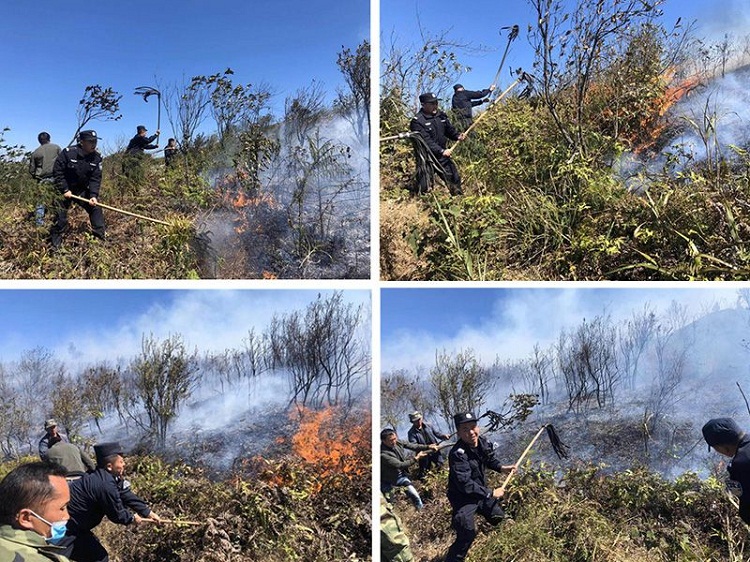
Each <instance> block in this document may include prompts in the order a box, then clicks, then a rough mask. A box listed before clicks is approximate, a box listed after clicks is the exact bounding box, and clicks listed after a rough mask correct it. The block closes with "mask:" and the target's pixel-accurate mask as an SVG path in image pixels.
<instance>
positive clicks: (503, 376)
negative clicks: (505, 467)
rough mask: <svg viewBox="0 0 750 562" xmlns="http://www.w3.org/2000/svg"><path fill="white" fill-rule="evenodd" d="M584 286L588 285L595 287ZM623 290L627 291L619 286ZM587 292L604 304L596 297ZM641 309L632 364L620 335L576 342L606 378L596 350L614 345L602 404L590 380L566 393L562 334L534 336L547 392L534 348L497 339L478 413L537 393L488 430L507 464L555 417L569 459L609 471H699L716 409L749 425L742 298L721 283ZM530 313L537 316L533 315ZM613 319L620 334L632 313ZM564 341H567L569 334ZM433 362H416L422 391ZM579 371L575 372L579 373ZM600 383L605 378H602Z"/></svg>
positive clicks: (712, 458) (749, 355)
mask: <svg viewBox="0 0 750 562" xmlns="http://www.w3.org/2000/svg"><path fill="white" fill-rule="evenodd" d="M589 292H591V293H593V291H592V290H590V291H589ZM627 292H630V290H628V291H623V293H627ZM671 293H672V296H673V297H675V300H676V301H677V303H678V304H679V305H686V304H691V301H692V300H693V299H692V298H691V297H700V292H697V291H689V292H688V293H686V294H683V295H680V292H674V291H672V292H671ZM591 300H593V301H594V302H599V303H600V305H601V301H598V300H597V299H595V298H593V295H592V299H591ZM644 303H646V301H645V300H644V301H642V303H641V306H640V307H636V306H633V304H634V303H632V301H631V306H633V308H631V310H630V311H631V313H640V312H641V311H643V310H644V308H643V304H644ZM527 304H528V301H527ZM692 304H698V303H695V302H693V303H692ZM579 310H581V309H580V308H579ZM645 310H653V312H654V321H653V324H652V331H651V333H650V335H649V337H648V338H646V344H645V345H644V348H643V351H642V353H641V355H640V356H639V358H638V362H637V368H636V367H634V363H633V361H632V357H631V362H630V364H629V365H630V367H628V363H627V362H626V359H625V355H624V351H623V349H624V343H623V340H622V339H620V340H617V341H615V343H614V345H612V346H610V345H609V344H608V342H606V341H604V340H594V341H591V342H590V344H591V347H588V348H585V347H580V348H577V349H576V353H575V355H576V356H578V357H584V356H585V354H590V356H588V368H589V369H590V372H589V373H598V374H597V376H598V377H600V378H601V380H603V381H604V380H605V378H604V377H605V367H603V366H601V365H598V364H597V361H598V360H599V359H598V358H597V353H598V352H600V351H603V350H604V351H606V350H608V351H611V352H612V356H611V360H610V362H609V363H608V367H606V368H608V369H611V371H609V372H610V374H611V376H612V385H613V387H612V394H607V395H605V396H604V398H605V400H604V403H603V404H599V403H598V402H597V394H596V391H595V386H594V385H593V383H592V382H590V384H589V385H588V386H585V387H584V389H587V390H586V391H585V392H584V393H583V394H582V396H581V397H580V398H576V399H574V400H571V395H570V394H569V389H568V386H567V382H566V378H565V376H564V373H563V371H562V366H563V364H564V363H565V362H564V361H561V358H560V353H561V351H560V345H561V341H562V340H560V339H559V338H558V339H557V340H556V339H555V338H550V337H546V338H545V339H544V340H537V343H539V344H540V345H539V347H540V349H541V352H542V355H543V357H544V358H545V359H546V361H547V362H546V368H545V370H544V371H543V375H542V378H544V379H545V380H546V389H545V392H544V393H543V392H542V390H541V388H540V386H539V380H540V376H539V372H536V371H534V369H533V368H532V359H533V355H532V353H530V352H529V351H527V352H526V353H525V354H523V355H519V354H518V353H516V352H515V351H514V350H512V349H510V348H509V347H506V345H500V346H499V347H500V349H501V351H499V352H498V355H497V361H487V360H483V361H482V362H481V363H482V365H483V367H484V368H485V369H487V370H488V372H489V373H490V374H491V377H492V383H493V386H492V388H491V390H489V391H488V392H487V393H486V402H485V405H484V406H483V411H484V410H486V409H491V410H495V411H503V410H504V408H503V404H504V402H505V401H506V398H507V397H508V396H509V395H510V394H518V393H529V394H537V395H539V397H540V400H541V401H542V403H541V404H540V405H538V406H537V407H535V409H534V411H533V414H532V415H531V416H530V417H529V418H528V419H527V420H526V421H525V422H523V423H522V424H521V425H520V426H519V427H517V428H516V429H513V430H512V431H510V432H507V431H506V432H502V431H501V432H497V433H493V434H491V435H490V438H491V439H493V440H495V441H498V442H499V443H500V444H501V450H502V451H503V460H504V461H507V462H511V461H512V460H513V459H514V458H515V457H516V456H518V454H520V452H521V451H522V450H523V448H524V447H525V445H526V444H527V443H528V440H529V439H530V438H531V437H532V436H533V435H534V433H535V432H536V430H538V429H539V427H541V426H542V425H543V424H546V423H552V424H553V425H554V426H555V428H556V429H557V430H558V433H559V434H560V437H561V438H562V440H563V441H564V442H565V443H567V444H568V445H570V447H571V461H569V462H571V463H576V462H585V463H594V464H598V463H604V464H605V465H606V466H607V467H608V470H617V471H619V470H626V469H628V468H631V467H633V466H634V465H637V464H641V465H647V466H649V467H650V468H651V469H653V470H657V471H659V472H661V473H662V474H664V475H666V476H669V477H672V476H675V475H677V474H680V473H682V472H684V471H687V470H691V471H696V472H698V473H700V474H701V475H704V476H705V475H707V474H708V471H709V470H710V469H711V468H712V467H713V466H714V465H715V463H716V462H717V461H718V460H719V459H718V457H717V456H716V454H715V453H713V452H707V451H706V446H705V443H703V441H702V436H701V433H700V428H701V427H702V425H703V424H704V423H705V422H706V421H707V420H708V419H710V418H713V417H722V416H730V417H734V418H735V419H736V420H737V421H738V423H740V425H742V426H744V427H746V428H748V430H750V413H749V412H748V411H747V408H746V404H745V402H744V400H743V398H742V395H741V393H740V391H739V389H738V388H737V385H736V383H737V382H739V383H740V384H741V385H742V386H743V389H744V390H745V392H746V393H748V394H749V395H750V367H749V366H748V365H750V363H749V361H748V360H750V351H749V350H748V347H747V344H748V340H750V338H748V335H750V310H749V309H748V308H747V304H746V303H744V302H743V303H738V302H737V301H736V299H733V298H731V296H730V291H726V290H725V298H724V299H723V300H722V301H715V302H714V303H713V304H710V303H708V302H707V301H704V303H703V304H702V305H699V306H695V307H693V308H692V309H688V308H685V307H676V308H675V307H671V306H665V307H663V308H659V307H652V308H651V309H645ZM607 315H608V312H607V309H606V308H605V307H603V306H602V307H601V308H600V309H599V310H598V311H594V310H591V309H589V310H588V311H587V313H586V314H585V320H584V318H583V316H584V315H581V316H579V317H578V319H577V320H575V321H573V322H572V323H571V324H569V325H567V326H565V327H563V328H561V332H560V334H558V336H560V335H561V334H562V332H566V333H567V334H569V335H570V334H575V333H576V331H577V329H578V328H580V327H581V326H583V325H584V324H588V325H590V324H592V323H594V322H595V321H596V319H597V318H601V317H607ZM531 316H532V318H533V317H534V315H533V313H532V315H531ZM549 316H550V322H551V323H553V324H555V325H559V320H556V319H554V318H553V317H554V312H552V311H551V310H550V311H549ZM609 318H610V320H611V322H610V324H609V326H610V327H611V328H612V329H613V330H616V331H618V333H619V334H621V335H622V334H624V333H625V330H626V329H627V326H628V322H629V321H631V320H632V317H630V318H629V315H627V314H612V315H610V316H609ZM537 329H538V331H539V333H546V327H544V326H538V328H537ZM565 341H566V342H567V343H566V345H569V343H570V340H569V339H566V340H565ZM463 349H466V348H463ZM526 349H527V350H528V347H527V348H526ZM506 350H507V352H506ZM433 352H434V350H433ZM429 369H430V366H429V364H427V365H426V366H425V367H423V369H422V372H423V374H422V377H421V378H420V379H414V380H416V381H417V382H416V383H415V384H417V385H422V390H423V391H424V392H427V393H429V385H428V384H426V380H427V379H428V375H427V374H425V373H427V372H429ZM597 369H600V370H598V371H597ZM628 369H631V371H628ZM408 372H409V373H410V374H411V375H412V376H416V373H417V372H418V369H417V368H412V369H408ZM629 372H630V373H631V374H632V378H631V375H629ZM584 373H585V371H580V372H579V374H580V375H581V376H583V375H584ZM574 378H575V377H574ZM602 384H603V385H605V386H606V384H607V383H606V382H603V383H602ZM603 388H604V387H603ZM604 390H606V388H604ZM433 408H434V409H433V410H432V411H429V412H428V413H427V415H428V416H429V421H430V422H433V423H436V424H438V425H441V426H442V428H443V429H444V430H447V429H451V431H452V428H451V427H449V424H447V423H446V422H445V421H443V420H441V418H440V416H439V413H438V411H437V408H436V406H435V404H434V403H433ZM483 411H477V412H476V413H477V414H481V413H483ZM406 413H407V412H403V414H402V418H403V419H404V422H403V423H404V424H405V425H408V424H407V423H406V421H405V419H406ZM480 425H484V424H480ZM402 429H403V428H402ZM448 433H450V431H448ZM536 451H537V452H536V453H535V456H534V460H535V462H539V461H545V462H547V463H550V464H552V465H554V466H557V465H559V464H560V461H559V460H558V459H557V458H556V457H555V455H554V454H553V453H552V450H551V448H550V447H549V446H548V445H545V443H541V444H540V445H539V446H538V447H537V448H536Z"/></svg>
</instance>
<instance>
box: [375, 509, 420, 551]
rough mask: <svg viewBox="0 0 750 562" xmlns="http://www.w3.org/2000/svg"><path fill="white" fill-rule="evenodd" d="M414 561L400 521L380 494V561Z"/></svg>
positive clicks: (407, 538)
mask: <svg viewBox="0 0 750 562" xmlns="http://www.w3.org/2000/svg"><path fill="white" fill-rule="evenodd" d="M413 559H414V556H413V555H412V552H411V548H409V537H407V536H406V533H404V528H403V526H402V525H401V520H400V519H399V517H398V515H396V513H395V512H394V511H393V508H392V507H391V504H389V503H388V502H387V501H386V499H385V496H384V495H383V494H380V560H381V561H382V562H409V561H411V560H413Z"/></svg>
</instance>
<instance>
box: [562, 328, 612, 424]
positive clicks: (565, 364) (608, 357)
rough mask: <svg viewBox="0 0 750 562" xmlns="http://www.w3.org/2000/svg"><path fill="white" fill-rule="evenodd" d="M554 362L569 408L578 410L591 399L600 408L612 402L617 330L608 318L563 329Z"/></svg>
mask: <svg viewBox="0 0 750 562" xmlns="http://www.w3.org/2000/svg"><path fill="white" fill-rule="evenodd" d="M557 361H558V365H559V368H560V371H561V373H562V375H563V379H564V381H565V387H566V390H567V395H568V407H569V409H571V410H575V411H581V410H582V409H586V408H588V406H589V403H590V401H591V400H595V401H596V405H597V406H598V407H599V408H601V407H603V406H605V405H606V404H608V403H612V402H614V397H615V389H616V388H617V385H618V383H619V382H620V378H621V374H622V372H621V370H620V367H619V364H618V357H617V330H616V329H615V327H614V326H613V325H612V321H611V318H610V316H609V315H608V314H607V315H602V316H596V317H595V318H594V320H592V321H591V322H587V321H586V320H584V321H583V322H582V323H581V325H580V326H579V327H578V328H576V329H575V330H571V331H567V330H563V331H562V332H561V333H560V337H559V339H558V344H557Z"/></svg>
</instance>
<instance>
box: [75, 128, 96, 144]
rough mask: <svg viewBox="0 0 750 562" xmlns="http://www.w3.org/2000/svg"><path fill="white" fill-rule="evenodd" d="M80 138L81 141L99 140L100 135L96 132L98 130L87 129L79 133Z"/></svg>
mask: <svg viewBox="0 0 750 562" xmlns="http://www.w3.org/2000/svg"><path fill="white" fill-rule="evenodd" d="M78 140H79V141H94V142H96V141H98V140H99V136H98V135H97V134H96V131H94V130H91V129H89V130H87V131H81V132H80V133H78Z"/></svg>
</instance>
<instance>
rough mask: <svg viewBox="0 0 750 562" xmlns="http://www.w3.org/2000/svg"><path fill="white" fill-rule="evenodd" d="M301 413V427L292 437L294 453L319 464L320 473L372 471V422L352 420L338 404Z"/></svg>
mask: <svg viewBox="0 0 750 562" xmlns="http://www.w3.org/2000/svg"><path fill="white" fill-rule="evenodd" d="M301 416H302V421H301V422H300V426H299V430H298V431H297V433H296V434H295V435H294V437H292V445H293V447H294V452H295V453H296V454H297V455H299V456H300V457H302V458H303V459H304V460H305V461H306V462H308V463H310V464H314V465H316V466H317V467H318V469H319V471H320V472H319V474H320V475H321V476H329V475H331V474H334V473H339V474H341V473H343V474H346V475H348V476H357V475H362V474H364V473H366V472H368V471H369V470H370V466H369V461H368V460H367V459H369V457H370V423H369V422H363V421H360V420H357V422H356V423H352V422H351V420H350V419H346V417H345V416H344V415H343V414H342V412H341V411H340V410H339V409H338V408H335V407H328V408H326V409H324V410H320V411H317V412H316V411H312V410H309V409H303V410H302V412H301ZM367 419H368V420H369V416H367Z"/></svg>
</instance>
